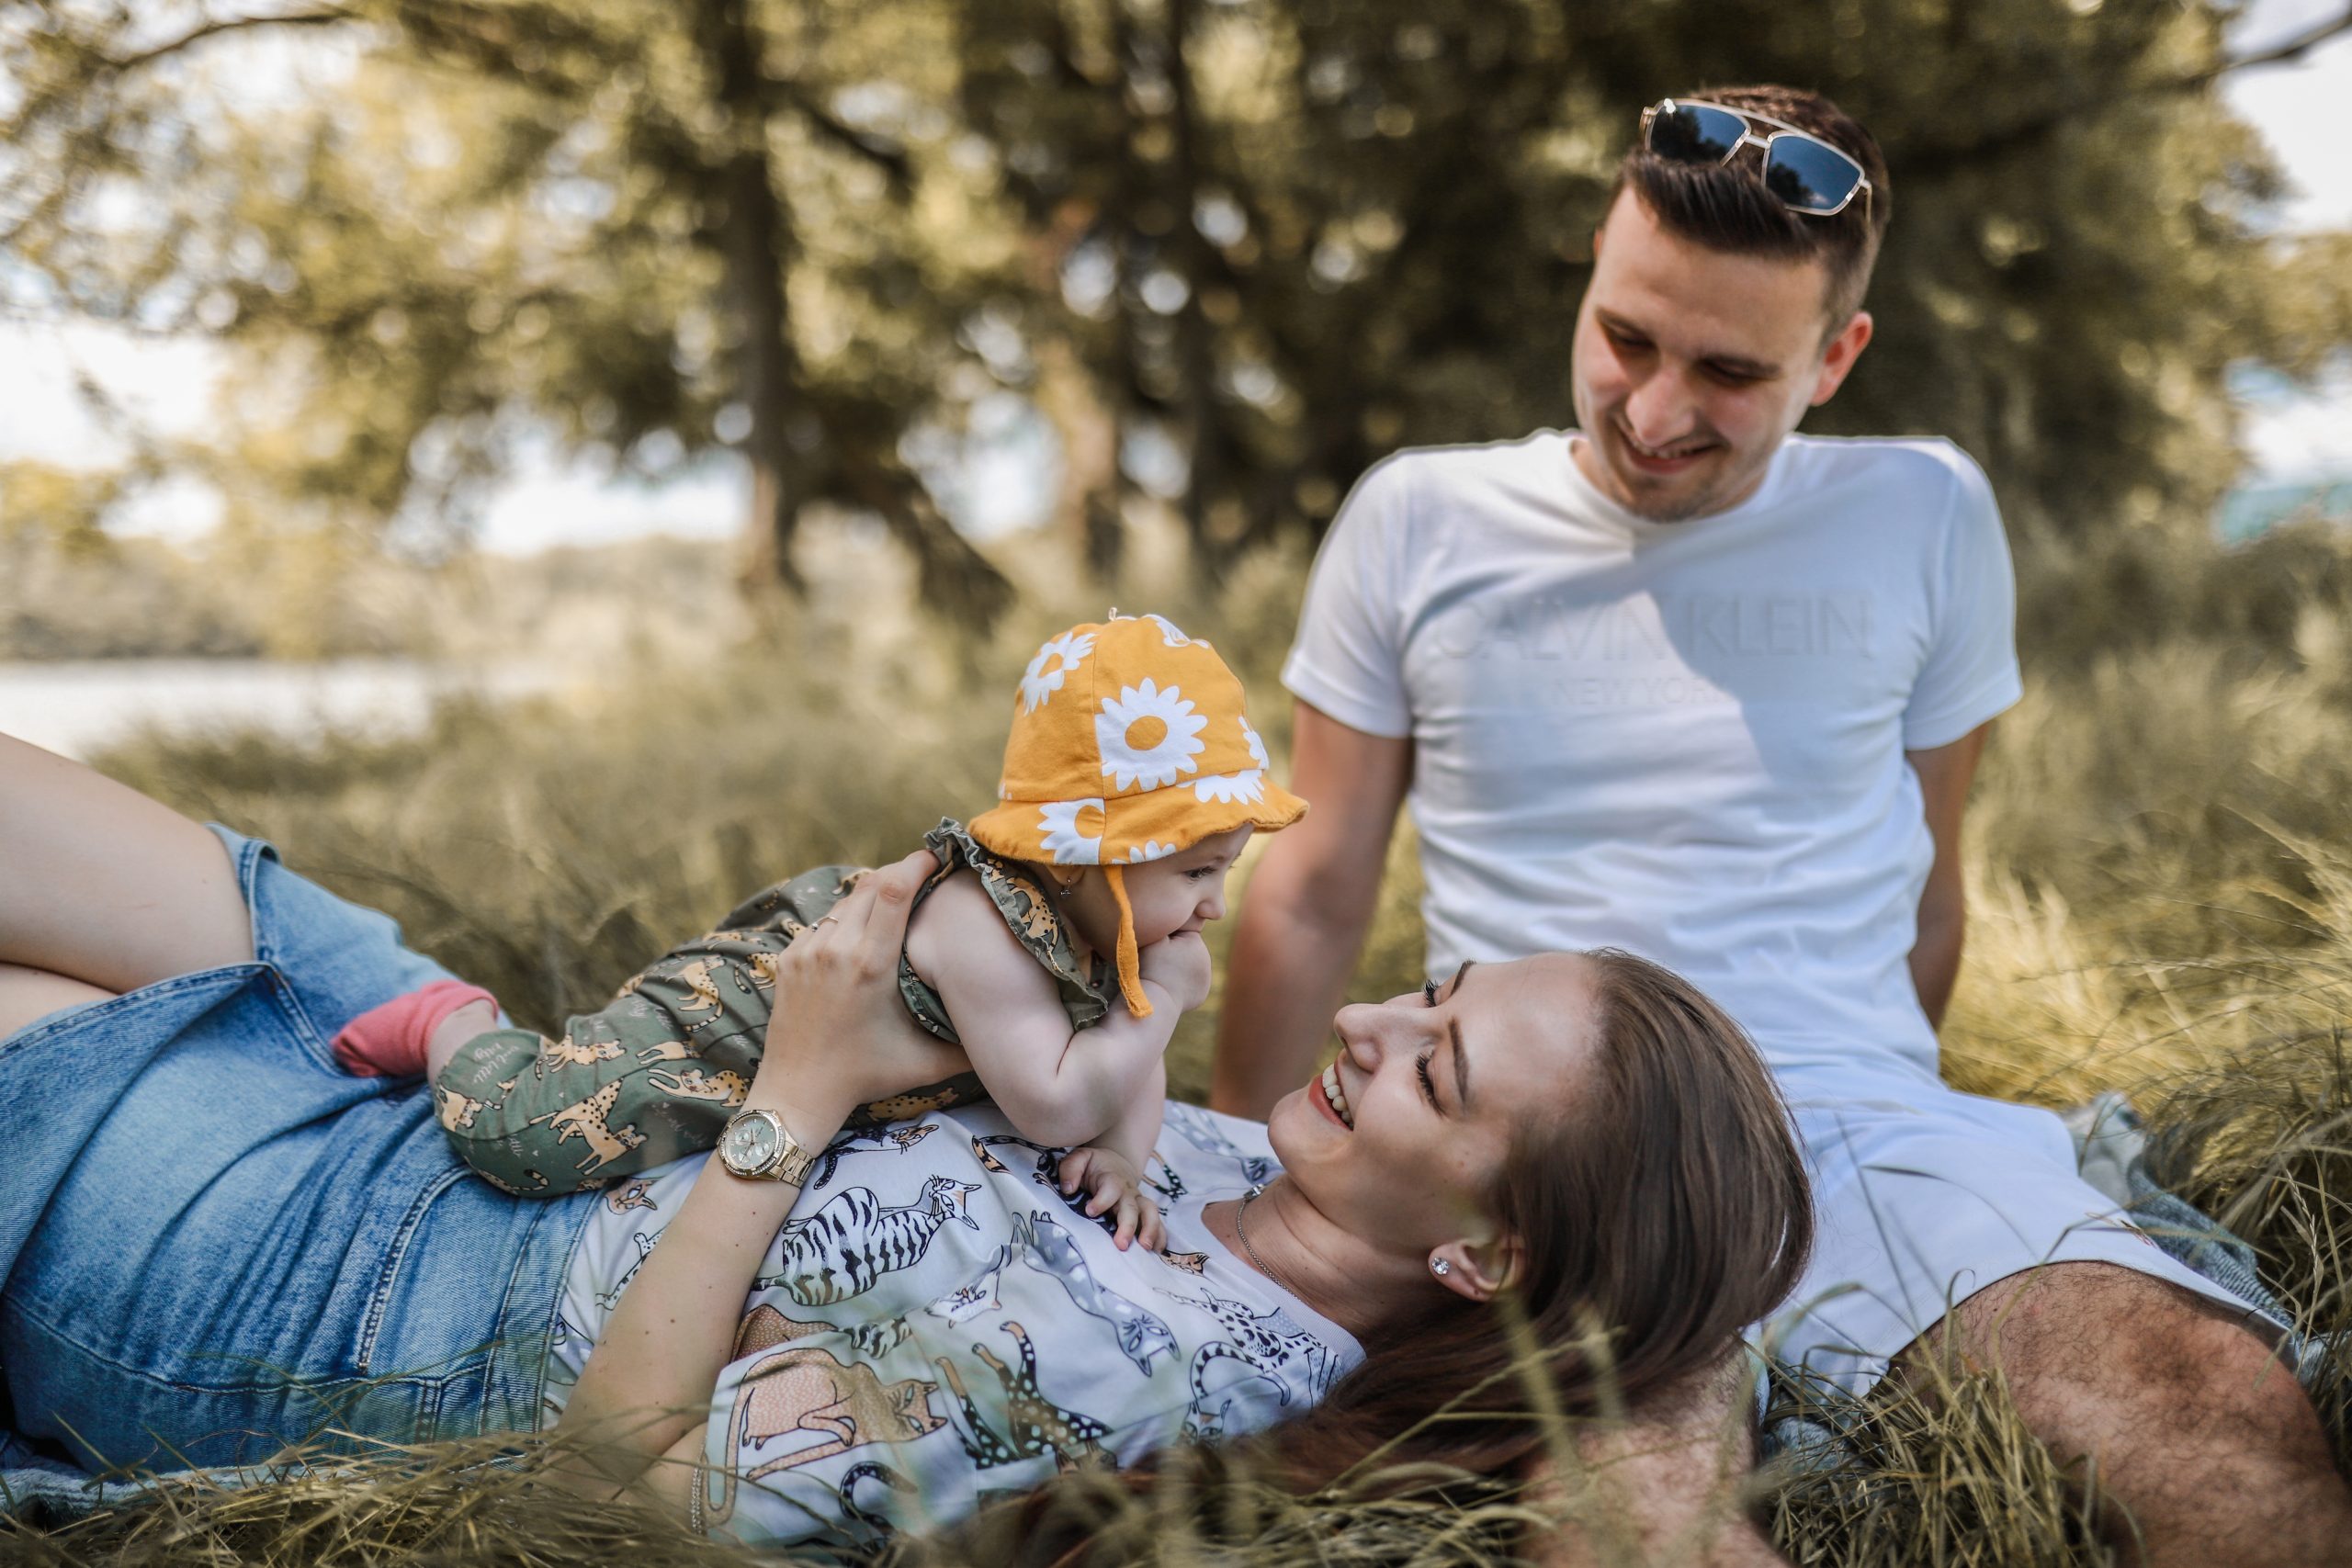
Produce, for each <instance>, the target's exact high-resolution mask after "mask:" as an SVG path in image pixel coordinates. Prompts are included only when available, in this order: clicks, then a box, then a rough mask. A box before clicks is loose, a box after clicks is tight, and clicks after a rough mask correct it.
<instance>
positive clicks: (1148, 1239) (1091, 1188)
mask: <svg viewBox="0 0 2352 1568" xmlns="http://www.w3.org/2000/svg"><path fill="white" fill-rule="evenodd" d="M1061 1182H1062V1194H1063V1196H1064V1197H1068V1196H1069V1194H1070V1193H1073V1192H1076V1191H1077V1190H1079V1189H1080V1188H1084V1189H1085V1190H1087V1191H1088V1192H1089V1193H1091V1194H1092V1198H1093V1201H1091V1202H1090V1203H1088V1204H1087V1205H1086V1213H1087V1214H1088V1215H1089V1216H1090V1217H1092V1216H1097V1215H1101V1214H1104V1213H1112V1214H1114V1215H1115V1218H1116V1224H1117V1225H1118V1229H1117V1230H1115V1231H1114V1232H1113V1233H1112V1235H1111V1241H1112V1244H1113V1245H1114V1246H1115V1247H1118V1249H1119V1250H1120V1251H1122V1252H1125V1250H1126V1249H1127V1246H1128V1244H1129V1243H1130V1242H1134V1241H1136V1240H1138V1239H1140V1240H1141V1241H1142V1242H1143V1245H1144V1248H1145V1250H1146V1251H1149V1252H1158V1251H1159V1249H1160V1248H1161V1247H1165V1246H1167V1245H1168V1231H1167V1227H1166V1226H1165V1225H1164V1224H1162V1223H1161V1221H1160V1217H1159V1204H1157V1203H1155V1202H1153V1201H1151V1200H1150V1199H1149V1198H1148V1197H1146V1196H1145V1195H1144V1190H1143V1179H1142V1176H1141V1173H1140V1172H1138V1171H1137V1170H1136V1168H1135V1167H1134V1166H1132V1165H1130V1164H1128V1163H1127V1159H1126V1156H1124V1155H1119V1154H1114V1153H1113V1152H1112V1151H1111V1150H1109V1149H1106V1148H1103V1146H1101V1145H1097V1144H1089V1145H1087V1146H1086V1147H1084V1148H1082V1149H1072V1150H1071V1151H1070V1152H1069V1153H1068V1154H1066V1155H1064V1156H1062V1164H1061Z"/></svg>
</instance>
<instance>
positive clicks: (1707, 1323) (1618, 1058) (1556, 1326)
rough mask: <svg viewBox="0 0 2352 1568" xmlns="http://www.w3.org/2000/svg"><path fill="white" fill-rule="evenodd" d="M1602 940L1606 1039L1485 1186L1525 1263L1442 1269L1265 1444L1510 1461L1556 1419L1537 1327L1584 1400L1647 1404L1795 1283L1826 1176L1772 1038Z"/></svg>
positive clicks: (1549, 1365) (1310, 1462)
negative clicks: (1479, 1295) (1544, 1398)
mask: <svg viewBox="0 0 2352 1568" xmlns="http://www.w3.org/2000/svg"><path fill="white" fill-rule="evenodd" d="M1586 957H1587V958H1588V959H1589V961H1590V963H1591V964H1592V974H1593V993H1594V995H1593V1010H1592V1019H1593V1030H1592V1032H1593V1041H1592V1060H1591V1061H1590V1063H1589V1069H1588V1071H1587V1073H1586V1074H1585V1075H1584V1076H1583V1077H1582V1078H1581V1080H1580V1082H1579V1087H1578V1090H1577V1096H1576V1100H1575V1102H1574V1103H1573V1105H1571V1106H1570V1107H1568V1108H1566V1114H1564V1115H1531V1116H1528V1117H1526V1118H1524V1119H1523V1120H1522V1121H1521V1123H1520V1126H1519V1128H1518V1131H1517V1133H1516V1134H1515V1135H1514V1136H1513V1138H1512V1140H1511V1145H1510V1153H1509V1154H1508V1156H1506V1157H1505V1159H1504V1161H1503V1163H1502V1167H1501V1170H1500V1174H1499V1176H1498V1179H1497V1180H1496V1182H1495V1184H1494V1187H1493V1190H1490V1191H1489V1192H1488V1193H1487V1195H1486V1208H1487V1213H1488V1215H1489V1216H1490V1217H1491V1219H1492V1220H1493V1222H1494V1224H1496V1225H1497V1226H1498V1228H1499V1229H1500V1230H1502V1231H1504V1232H1507V1233H1508V1234H1510V1235H1515V1236H1518V1237H1519V1238H1520V1239H1521V1244H1522V1246H1523V1247H1524V1248H1525V1253H1524V1265H1523V1269H1524V1272H1523V1275H1522V1277H1521V1278H1520V1279H1519V1280H1515V1281H1514V1282H1513V1284H1512V1289H1511V1292H1510V1299H1509V1301H1508V1302H1507V1303H1503V1304H1502V1305H1501V1306H1499V1307H1498V1306H1496V1305H1486V1304H1481V1303H1474V1302H1469V1301H1465V1300H1464V1299H1463V1298H1461V1297H1459V1296H1456V1295H1454V1294H1453V1292H1449V1291H1440V1290H1436V1289H1432V1290H1431V1291H1430V1293H1429V1294H1430V1305H1429V1310H1428V1311H1427V1312H1426V1313H1425V1314H1422V1315H1420V1316H1419V1317H1418V1318H1417V1319H1414V1320H1410V1321H1408V1322H1404V1323H1398V1324H1394V1325H1384V1326H1383V1327H1382V1329H1381V1331H1380V1335H1379V1340H1380V1342H1379V1344H1378V1346H1377V1347H1376V1348H1368V1349H1367V1352H1366V1354H1365V1357H1364V1359H1363V1362H1362V1363H1360V1364H1359V1365H1358V1366H1357V1367H1356V1368H1355V1369H1354V1370H1353V1371H1351V1372H1349V1373H1348V1375H1347V1376H1346V1377H1344V1378H1342V1379H1341V1380H1340V1382H1338V1383H1337V1384H1336V1385H1334V1386H1333V1388H1332V1390H1331V1392H1330V1394H1329V1397H1327V1398H1326V1399H1325V1400H1324V1402H1323V1403H1322V1404H1320V1405H1318V1406H1317V1408H1316V1409H1314V1410H1313V1411H1311V1412H1309V1413H1308V1414H1306V1415H1305V1416H1300V1417H1299V1418H1298V1419H1296V1420H1293V1421H1286V1422H1284V1423H1283V1424H1282V1425H1281V1426H1280V1427H1275V1428H1274V1429H1273V1430H1272V1431H1271V1432H1268V1433H1266V1434H1264V1435H1263V1437H1262V1438H1261V1440H1260V1446H1261V1447H1262V1449H1263V1452H1262V1453H1261V1455H1259V1456H1257V1457H1258V1458H1259V1459H1260V1460H1261V1462H1265V1463H1270V1464H1272V1465H1274V1466H1276V1467H1278V1469H1279V1471H1280V1472H1282V1473H1283V1474H1284V1475H1286V1476H1287V1477H1288V1478H1289V1479H1290V1481H1291V1482H1292V1483H1293V1484H1294V1485H1296V1486H1298V1487H1300V1488H1302V1489H1307V1488H1312V1487H1316V1486H1319V1485H1324V1484H1328V1483H1330V1482H1332V1481H1335V1480H1338V1479H1340V1477H1342V1476H1344V1475H1346V1474H1348V1472H1351V1471H1352V1470H1354V1469H1355V1468H1357V1467H1358V1466H1359V1465H1363V1464H1364V1463H1365V1461H1372V1462H1373V1463H1374V1464H1376V1465H1378V1466H1380V1467H1382V1468H1386V1467H1388V1466H1390V1465H1415V1464H1421V1463H1430V1464H1437V1465H1442V1466H1446V1467H1449V1468H1453V1469H1456V1470H1466V1471H1471V1472H1477V1473H1481V1474H1487V1475H1502V1474H1506V1473H1509V1472H1512V1471H1513V1470H1514V1469H1515V1468H1516V1467H1517V1466H1518V1465H1519V1464H1520V1462H1521V1461H1523V1460H1525V1459H1527V1458H1529V1457H1530V1456H1531V1455H1532V1453H1533V1452H1534V1451H1535V1450H1538V1449H1539V1448H1541V1447H1542V1446H1543V1444H1544V1441H1545V1435H1544V1423H1543V1422H1542V1421H1541V1420H1540V1419H1537V1418H1536V1416H1538V1415H1539V1414H1540V1412H1539V1410H1538V1409H1537V1408H1536V1406H1535V1404H1534V1401H1535V1399H1536V1397H1537V1395H1536V1393H1535V1391H1534V1390H1532V1389H1531V1388H1530V1387H1529V1386H1528V1380H1527V1377H1526V1376H1525V1375H1523V1371H1522V1370H1521V1366H1522V1362H1523V1359H1524V1357H1525V1349H1526V1347H1527V1346H1528V1345H1529V1344H1530V1343H1531V1341H1532V1344H1533V1345H1535V1346H1538V1347H1541V1348H1542V1349H1543V1352H1544V1363H1545V1370H1546V1371H1548V1374H1549V1382H1550V1387H1551V1393H1552V1397H1553V1398H1554V1399H1555V1400H1556V1403H1557V1407H1558V1408H1559V1409H1561V1410H1562V1411H1564V1412H1565V1413H1566V1414H1568V1415H1570V1416H1577V1415H1586V1414H1591V1413H1594V1412H1597V1411H1600V1410H1601V1409H1603V1408H1605V1407H1607V1406H1609V1405H1611V1404H1622V1405H1623V1406H1626V1407H1633V1406H1638V1405H1639V1404H1642V1403H1643V1402H1644V1400H1645V1398H1646V1397H1648V1396H1649V1395H1651V1394H1652V1393H1658V1392H1660V1391H1664V1390H1669V1389H1674V1388H1678V1387H1679V1386H1682V1385H1683V1384H1685V1383H1686V1382H1688V1381H1689V1380H1691V1378H1693V1377H1695V1376H1698V1375H1699V1374H1702V1373H1703V1372H1705V1371H1707V1370H1708V1369H1710V1368H1711V1367H1713V1365H1715V1364H1716V1363H1717V1362H1719V1361H1721V1360H1722V1359H1723V1357H1724V1354H1725V1353H1726V1352H1727V1351H1728V1350H1729V1349H1730V1348H1731V1347H1732V1345H1733V1344H1734V1342H1735V1341H1736V1340H1737V1339H1738V1337H1739V1336H1740V1335H1741V1333H1742V1332H1743V1331H1745V1330H1746V1329H1747V1327H1748V1326H1749V1325H1753V1324H1757V1323H1759V1322H1761V1321H1763V1320H1764V1319H1765V1318H1767V1317H1769V1316H1770V1315H1771V1314H1772V1312H1773V1311H1774V1309H1775V1308H1777V1307H1779V1306H1780V1305H1781V1303H1782V1302H1783V1301H1784V1300H1785V1299H1786V1298H1787V1297H1788V1295H1789V1294H1790V1292H1792V1291H1793V1290H1794V1289H1795V1288H1796V1283H1797V1278H1798V1276H1799V1274H1800V1273H1801V1272H1802V1271H1803V1269H1804V1260H1805V1257H1806V1254H1807V1253H1808V1252H1809V1251H1810V1250H1811V1248H1812V1245H1813V1201H1812V1189H1811V1187H1810V1185H1809V1183H1808V1182H1807V1181H1806V1179H1805V1172H1804V1156H1803V1155H1802V1154H1801V1153H1800V1152H1799V1150H1798V1148H1797V1145H1796V1140H1795V1137H1794V1135H1793V1134H1792V1132H1791V1130H1790V1127H1789V1122H1788V1112H1787V1110H1786V1108H1785V1107H1784V1106H1783V1104H1782V1103H1781V1096H1780V1092H1779V1090H1778V1089H1775V1088H1774V1086H1773V1083H1772V1079H1771V1075H1770V1073H1769V1072H1768V1071H1767V1070H1766V1068H1765V1066H1764V1062H1763V1059H1762V1058H1761V1057H1760V1056H1759V1055H1758V1054H1757V1051H1756V1048H1755V1046H1754V1045H1752V1044H1751V1043H1749V1042H1748V1039H1747V1035H1746V1033H1744V1032H1742V1031H1741V1029H1740V1027H1739V1025H1737V1024H1736V1023H1735V1022H1733V1021H1732V1020H1731V1018H1730V1016H1729V1015H1728V1014H1726V1013H1725V1012H1724V1010H1722V1009H1721V1008H1719V1007H1717V1006H1716V1005H1715V1004H1714V1003H1713V1002H1712V1001H1710V1000H1709V999H1708V998H1707V997H1706V996H1705V995H1704V994H1703V993H1702V992H1701V991H1700V990H1699V988H1698V987H1695V986H1693V985H1691V983H1690V982H1689V981H1687V980H1685V979H1683V978H1682V977H1681V976H1679V975H1677V974H1675V973H1674V972H1673V971H1672V970H1669V969H1666V968H1662V967H1660V966H1659V965H1657V964H1652V963H1650V962H1649V961H1648V960H1646V959H1643V958H1637V957H1635V956H1634V954H1632V953H1624V952H1621V951H1619V950H1617V949H1614V948H1602V949H1599V950H1597V951H1594V952H1592V953H1587V954H1586ZM1513 1309H1515V1312H1516V1315H1517V1317H1518V1318H1519V1320H1520V1322H1521V1324H1522V1325H1524V1328H1523V1330H1521V1332H1519V1333H1517V1334H1515V1333H1514V1327H1513V1324H1512V1313H1513ZM1596 1352H1598V1353H1596ZM1465 1391H1475V1392H1467V1393H1465ZM1441 1411H1442V1412H1443V1416H1444V1418H1443V1419H1442V1420H1437V1421H1433V1420H1431V1419H1430V1417H1432V1416H1437V1415H1438V1414H1439V1413H1440V1412H1441Z"/></svg>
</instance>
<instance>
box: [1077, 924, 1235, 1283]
mask: <svg viewBox="0 0 2352 1568" xmlns="http://www.w3.org/2000/svg"><path fill="white" fill-rule="evenodd" d="M1199 940H1200V939H1199V938H1197V937H1195V938H1194V939H1193V941H1194V942H1196V943H1197V942H1198V941H1199ZM1152 945H1153V946H1154V947H1157V946H1159V943H1158V942H1154V943H1152ZM1061 1181H1062V1196H1064V1197H1065V1198H1067V1197H1069V1195H1070V1194H1071V1193H1073V1192H1076V1191H1078V1190H1080V1189H1081V1188H1083V1189H1084V1190H1086V1191H1087V1192H1089V1193H1091V1194H1092V1196H1093V1201H1091V1202H1090V1203H1088V1204H1087V1205H1086V1213H1087V1215H1088V1217H1089V1218H1093V1217H1096V1216H1099V1215H1102V1214H1106V1213H1107V1214H1112V1215H1113V1216H1114V1221H1115V1223H1116V1224H1117V1225H1118V1227H1119V1228H1118V1229H1117V1230H1116V1231H1114V1232H1113V1233H1112V1235H1111V1241H1112V1244H1113V1245H1114V1246H1115V1247H1118V1249H1119V1250H1120V1251H1122V1252H1125V1250H1126V1249H1127V1247H1128V1246H1129V1245H1130V1244H1131V1243H1134V1242H1136V1241H1140V1242H1142V1243H1143V1245H1144V1250H1145V1251H1147V1252H1158V1251H1159V1249H1160V1248H1161V1247H1166V1246H1167V1245H1168V1229H1167V1226H1166V1225H1165V1224H1163V1223H1162V1221H1161V1219H1160V1214H1159V1204H1157V1203H1155V1202H1153V1201H1151V1199H1150V1197H1149V1196H1148V1194H1146V1193H1145V1191H1144V1190H1143V1173H1142V1172H1141V1171H1138V1170H1137V1169H1136V1168H1135V1167H1134V1166H1133V1165H1131V1164H1129V1163H1128V1161H1127V1157H1126V1156H1125V1155H1121V1154H1115V1153H1114V1152H1113V1151H1111V1150H1109V1149H1106V1148H1104V1147H1103V1145H1100V1144H1089V1145H1087V1146H1086V1147H1084V1148H1082V1149H1072V1150H1071V1151H1070V1152H1069V1153H1068V1154H1066V1155H1064V1156H1062V1163H1061Z"/></svg>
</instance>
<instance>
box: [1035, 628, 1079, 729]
mask: <svg viewBox="0 0 2352 1568" xmlns="http://www.w3.org/2000/svg"><path fill="white" fill-rule="evenodd" d="M1093 651H1094V634H1093V633H1092V632H1064V633H1063V634H1062V635H1061V636H1059V637H1056V638H1054V639H1053V640H1052V641H1051V642H1049V643H1047V644H1046V646H1045V647H1043V648H1041V649H1038V650H1037V657H1036V658H1035V659H1032V660H1030V661H1029V668H1028V669H1027V670H1025V671H1022V675H1021V711H1022V712H1023V713H1035V712H1036V711H1037V710H1038V709H1039V708H1041V707H1044V706H1045V705H1046V698H1047V697H1050V696H1052V695H1053V694H1055V693H1056V692H1058V691H1060V690H1061V689H1062V678H1063V677H1064V676H1066V675H1068V674H1069V672H1070V671H1073V670H1075V669H1077V668H1078V667H1079V665H1080V663H1082V662H1084V661H1085V659H1086V656H1087V655H1088V654H1090V653H1091V652H1093ZM1048 666H1051V668H1048Z"/></svg>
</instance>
